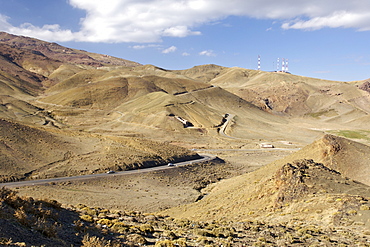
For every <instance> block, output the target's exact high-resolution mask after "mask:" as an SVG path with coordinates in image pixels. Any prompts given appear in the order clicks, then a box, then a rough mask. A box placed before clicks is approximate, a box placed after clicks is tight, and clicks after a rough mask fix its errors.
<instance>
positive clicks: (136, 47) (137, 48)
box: [130, 44, 160, 50]
mask: <svg viewBox="0 0 370 247" xmlns="http://www.w3.org/2000/svg"><path fill="white" fill-rule="evenodd" d="M153 47H160V45H154V44H150V45H134V46H130V48H132V49H135V50H141V49H145V48H153Z"/></svg>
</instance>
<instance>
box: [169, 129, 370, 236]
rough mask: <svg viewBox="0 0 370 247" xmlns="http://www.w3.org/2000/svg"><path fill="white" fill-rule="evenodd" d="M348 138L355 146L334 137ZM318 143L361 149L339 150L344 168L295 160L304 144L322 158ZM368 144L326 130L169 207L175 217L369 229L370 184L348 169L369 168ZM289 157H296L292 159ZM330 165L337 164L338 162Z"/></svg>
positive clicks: (328, 148)
mask: <svg viewBox="0 0 370 247" xmlns="http://www.w3.org/2000/svg"><path fill="white" fill-rule="evenodd" d="M343 142H347V144H349V143H351V144H353V146H351V145H348V146H345V145H343V146H340V149H339V148H338V149H337V150H333V149H332V148H333V144H334V143H336V144H339V143H341V144H342V143H343ZM318 143H320V144H321V145H322V146H321V147H320V150H332V151H334V152H338V151H339V150H341V152H346V153H347V155H348V153H349V152H352V151H355V150H357V153H356V155H355V156H353V158H352V159H351V160H349V159H345V160H341V161H340V160H339V159H336V158H338V156H337V157H335V156H336V155H334V157H333V160H336V161H338V163H336V164H337V167H338V168H339V169H340V170H342V171H343V173H342V172H338V171H337V170H334V169H333V168H329V167H328V166H326V165H324V164H322V163H317V162H315V161H314V160H312V159H299V160H293V158H297V157H303V156H304V155H302V154H303V153H302V151H303V150H306V151H307V150H310V149H316V150H312V151H313V152H312V153H310V154H309V152H305V153H304V154H305V156H306V157H312V158H317V159H320V156H318V152H316V151H317V145H318ZM324 146H325V147H324ZM334 146H335V147H339V146H338V145H335V144H334ZM358 148H359V149H358ZM363 148H364V147H363V146H362V144H359V143H354V142H350V141H349V140H344V139H342V138H337V137H333V136H325V137H323V138H322V139H321V140H318V141H317V142H316V143H314V144H312V145H309V146H307V147H305V148H304V149H302V150H301V151H299V152H297V153H295V154H293V155H292V156H291V157H287V158H285V159H283V160H280V161H277V162H274V163H272V164H269V165H266V166H264V167H262V168H260V169H258V170H256V171H254V172H251V173H248V174H244V175H241V176H238V177H234V178H231V179H226V180H223V181H220V182H218V183H216V184H214V185H213V186H210V187H209V188H207V189H205V190H204V191H203V193H204V198H203V199H202V200H200V201H198V202H196V203H193V204H189V205H183V206H180V207H175V208H171V209H168V210H166V211H164V212H163V213H165V214H169V215H171V216H172V217H175V218H186V219H197V220H207V219H215V220H216V219H217V220H219V221H227V220H233V221H247V220H261V221H264V222H274V223H278V222H280V223H284V224H287V223H288V224H294V225H306V224H313V225H321V226H322V227H341V228H342V229H347V230H348V231H350V229H351V230H353V231H362V232H366V229H368V228H369V227H370V225H369V217H370V211H369V209H370V207H369V206H370V204H369V196H370V187H369V186H368V185H366V184H364V183H361V182H360V181H358V180H357V179H355V178H353V177H347V176H348V175H349V174H348V173H352V174H361V173H362V174H367V173H368V171H367V168H368V165H367V164H368V163H367V164H366V165H365V164H364V163H362V157H361V155H359V153H361V152H362V151H364V149H363ZM367 148H368V147H367ZM326 154H328V152H327V153H326ZM354 157H357V159H358V160H356V159H355V158H354ZM287 160H293V161H291V162H289V163H287V162H286V161H287ZM339 161H340V162H339ZM329 165H330V166H331V167H333V164H332V163H330V164H329ZM359 178H361V176H360V177H359Z"/></svg>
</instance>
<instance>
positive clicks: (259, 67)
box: [257, 55, 261, 70]
mask: <svg viewBox="0 0 370 247" xmlns="http://www.w3.org/2000/svg"><path fill="white" fill-rule="evenodd" d="M257 69H258V70H261V57H260V55H258V65H257Z"/></svg>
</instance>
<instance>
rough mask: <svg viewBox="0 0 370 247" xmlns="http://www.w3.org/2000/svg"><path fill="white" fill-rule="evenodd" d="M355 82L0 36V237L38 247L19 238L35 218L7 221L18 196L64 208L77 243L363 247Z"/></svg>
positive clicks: (363, 89)
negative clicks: (151, 60)
mask: <svg viewBox="0 0 370 247" xmlns="http://www.w3.org/2000/svg"><path fill="white" fill-rule="evenodd" d="M368 85H369V82H368V81H356V82H340V81H328V80H322V79H316V78H308V77H303V76H298V75H294V74H288V73H282V72H265V71H256V70H250V69H245V68H239V67H233V68H226V67H222V66H218V65H212V64H211V65H199V66H195V67H193V68H190V69H185V70H166V69H163V68H159V67H156V66H154V65H141V64H138V63H136V62H132V61H128V60H124V59H120V58H114V57H111V56H106V55H101V54H94V53H89V52H87V51H81V50H76V49H71V48H66V47H62V46H60V45H58V44H55V43H48V42H44V41H41V40H36V39H31V38H27V37H22V36H15V35H11V34H7V33H3V32H0V182H1V183H0V187H3V186H5V187H7V188H11V189H12V191H13V192H8V191H6V189H4V188H3V193H4V196H3V197H1V198H2V199H1V200H0V202H1V203H2V204H1V205H2V209H4V210H3V211H1V212H0V220H2V222H6V223H7V224H8V223H9V225H12V224H13V225H17V227H16V229H17V231H19V232H23V233H22V234H23V235H22V234H19V236H15V235H14V234H13V235H12V234H10V233H9V234H8V235H6V234H5V233H6V231H5V230H4V229H5V227H4V229H1V228H0V232H3V233H4V234H3V233H1V234H2V235H1V234H0V239H7V240H9V239H10V238H12V239H13V240H14V241H18V242H22V241H23V242H26V243H32V244H33V245H35V244H36V245H37V244H38V245H42V244H45V243H49V242H48V241H52V240H50V239H49V240H47V238H46V240H42V241H44V242H42V241H41V240H40V242H38V243H37V241H33V240H32V241H31V240H30V237H29V236H30V235H32V234H31V233H32V230H31V227H30V226H31V225H32V224H33V223H32V224H31V223H27V224H28V225H27V224H23V223H24V222H36V221H32V220H31V218H32V217H34V216H32V217H31V216H27V215H26V214H30V213H31V212H36V211H32V209H29V211H27V212H25V213H24V215H23V216H22V217H23V218H22V217H21V216H20V212H19V211H18V213H15V210H17V209H16V206H14V205H15V202H14V201H18V202H19V203H21V201H22V200H25V201H22V203H25V205H28V206H27V207H31V206H30V205H29V203H31V204H32V200H33V199H32V200H31V199H24V198H29V197H32V198H35V200H45V201H50V200H56V201H57V202H58V203H60V209H58V210H60V213H61V214H62V212H64V211H62V210H71V212H73V214H75V215H74V216H73V217H75V218H76V217H77V218H78V219H79V221H78V222H77V220H76V219H75V218H73V219H74V221H73V222H74V223H73V224H74V225H75V226H76V224H77V225H79V224H81V225H80V228H79V229H80V232H78V234H77V235H76V234H75V233H73V234H75V236H79V237H78V238H77V237H76V239H75V238H73V239H75V240H73V241H76V242H78V243H80V244H82V238H83V236H85V235H86V234H84V231H85V232H87V230H86V229H85V228H84V227H85V226H86V225H87V224H91V228H89V229H90V230H91V229H95V228H96V229H95V230H96V232H98V233H99V234H98V233H96V234H95V235H91V236H98V237H99V238H101V237H102V236H103V237H105V238H107V239H109V237H110V236H114V237H113V239H111V240H112V241H113V240H114V241H118V242H119V243H120V244H121V245H116V246H139V243H140V241H144V240H145V239H146V240H145V241H148V242H145V241H144V242H145V243H146V244H148V245H149V246H150V245H153V246H154V245H155V246H157V244H156V241H157V242H158V241H159V242H160V241H167V242H168V245H161V246H206V245H208V246H220V245H221V244H223V245H225V246H312V245H315V244H316V245H317V246H336V245H340V244H342V245H343V246H350V245H351V244H353V243H355V245H356V246H368V245H369V243H370V237H369V236H370V228H369V227H370V203H369V200H370V189H369V188H370V187H369V186H370V180H369V176H368V175H369V172H370V170H369V169H370V168H369V167H370V166H369V164H370V156H369V153H370V150H369V149H370V146H369V145H370V121H369V120H370V116H369V114H370V110H369V109H370V108H369V106H370V92H369V89H368V88H369V86H368ZM202 157H204V158H205V159H201V158H202ZM169 163H172V164H175V165H174V166H168V164H169ZM164 168H165V169H164ZM110 171H114V173H107V172H110ZM123 174H124V175H123ZM89 176H90V177H92V178H90V179H87V178H88V177H89ZM66 177H67V178H66ZM61 178H63V180H62V179H61ZM42 179H48V180H44V181H43V182H42V184H41V182H40V181H41V180H42ZM17 183H18V184H17ZM22 183H23V184H22ZM12 193H16V194H17V196H19V197H20V198H22V199H17V198H18V197H16V196H15V195H13V194H12ZM26 202H27V203H28V204H27V203H26ZM41 203H42V202H41ZM13 204H14V205H13ZM44 204H45V203H44ZM35 205H36V204H35ZM45 205H49V204H47V203H46V204H45ZM58 205H59V204H58ZM13 206H14V208H13ZM5 208H6V210H7V211H6V210H5ZM40 208H41V207H40ZM56 208H59V206H58V207H56ZM82 209H83V210H82ZM13 211H14V212H13ZM91 211H94V212H93V213H91ZM98 211H99V212H100V213H98ZM108 211H109V212H111V214H108V213H107V212H108ZM113 211H114V212H116V213H112V212H113ZM7 212H8V213H7ZM9 212H13V213H9ZM102 212H105V214H104V213H102ZM123 212H126V213H123ZM63 214H64V213H63ZM66 214H67V213H66ZM71 214H72V213H71ZM103 214H104V215H103ZM113 214H114V215H115V216H114V217H113V216H109V215H113ZM124 214H126V216H127V217H123V216H122V215H124ZM14 215H16V216H17V215H18V216H17V217H18V218H17V217H16V218H15V219H13V216H14ZM88 215H89V216H88ZM107 215H108V216H109V217H108V216H107ZM117 215H121V216H120V217H118V216H117ZM144 216H145V217H149V216H150V217H151V218H156V219H157V221H150V222H149V220H144V218H145V217H144ZM14 217H15V216H14ZM27 217H29V218H27ZM66 217H67V216H66ZM128 217H131V218H130V219H131V221H130V222H129V221H128ZM20 219H23V221H22V220H20ZM24 219H28V220H29V221H25V220H24ZM71 219H72V218H71ZM103 219H104V220H109V221H111V222H110V224H101V223H98V222H101V221H102V220H103ZM65 220H66V221H67V218H66V219H65ZM22 222H23V223H22ZM76 222H77V223H76ZM81 222H82V223H81ZM119 222H120V224H121V223H122V224H121V225H122V227H121V228H122V229H121V228H120V230H117V229H118V228H117V227H116V228H115V229H114V227H113V225H114V224H115V223H117V224H118V223H119ZM139 222H142V223H143V224H147V227H148V224H150V226H151V227H152V228H153V229H152V228H150V230H147V231H146V230H143V229H144V228H143V229H141V230H140V229H139V228H140V227H139V226H141V225H140V224H141V223H140V224H139ZM148 222H149V223H148ZM190 222H191V223H190ZM18 224H21V225H19V226H18ZM22 224H23V225H22ZM35 224H36V223H35ZM40 224H41V223H40ZM45 224H46V223H45ZM47 224H49V223H47ZM58 224H59V226H60V229H59V228H58V229H59V230H60V232H62V228H63V227H62V226H64V223H63V224H62V223H61V222H59V223H58V221H57V220H55V225H58ZM41 225H42V224H41ZM102 225H105V227H102ZM42 226H43V225H42ZM195 226H197V227H195ZM89 227H90V226H89ZM130 229H131V230H130ZM215 229H223V230H224V231H225V232H224V233H217V232H215V231H216V230H215ZM247 229H250V233H248V230H247ZM269 229H270V230H269ZM272 229H273V230H272ZM304 229H305V230H304ZM313 229H317V230H313ZM59 230H58V231H59ZM226 230H227V231H226ZM299 230H300V233H299V234H298V231H299ZM120 231H121V232H120ZM169 231H171V232H172V233H173V234H174V235H175V236H177V237H174V236H173V235H171V234H170V233H169ZM219 231H221V230H219ZM56 232H57V230H56ZM231 232H232V233H231ZM345 232H347V233H348V234H347V235H346V234H345ZM26 233H27V234H26ZM104 233H105V234H104ZM60 234H62V233H60ZM63 234H67V233H63ZM135 234H136V235H135ZM248 234H252V235H253V236H252V235H248ZM133 235H135V236H136V240H133V239H132V238H133ZM170 235H171V236H172V237H171V236H170ZM53 236H54V237H55V236H58V234H57V233H55V234H54V235H53ZM44 237H45V236H44ZM44 237H43V238H42V239H44ZM59 238H60V239H62V237H60V236H59ZM40 239H41V238H40ZM139 239H140V241H139ZM143 239H144V240H143ZM179 239H181V241H182V242H181V241H180V240H179ZM1 241H2V240H1ZM135 241H136V242H135ZM176 241H177V242H176ZM180 242H181V243H180ZM170 243H171V244H173V245H170ZM58 244H59V242H58ZM140 244H141V245H142V243H140ZM67 245H68V243H65V244H60V245H58V246H67ZM5 246H6V245H5ZM27 246H28V245H27ZM76 246H78V245H76ZM106 246H114V245H106ZM158 246H159V245H158Z"/></svg>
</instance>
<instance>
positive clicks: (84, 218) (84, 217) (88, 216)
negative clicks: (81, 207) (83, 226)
mask: <svg viewBox="0 0 370 247" xmlns="http://www.w3.org/2000/svg"><path fill="white" fill-rule="evenodd" d="M80 218H81V220H83V221H86V222H93V221H94V219H93V217H92V216H91V215H88V214H84V215H81V216H80Z"/></svg>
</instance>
